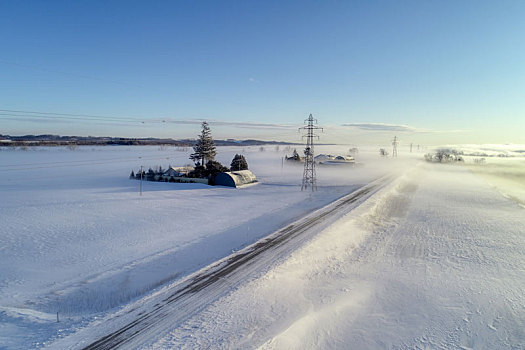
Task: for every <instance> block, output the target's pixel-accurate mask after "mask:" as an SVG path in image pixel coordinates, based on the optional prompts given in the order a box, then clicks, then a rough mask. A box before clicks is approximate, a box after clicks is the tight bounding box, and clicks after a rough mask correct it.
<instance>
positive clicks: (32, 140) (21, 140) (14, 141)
mask: <svg viewBox="0 0 525 350" xmlns="http://www.w3.org/2000/svg"><path fill="white" fill-rule="evenodd" d="M214 141H215V144H216V145H217V146H258V145H277V144H280V145H282V144H287V145H295V144H297V143H290V142H280V141H262V140H252V139H250V140H235V139H227V140H214ZM0 144H2V145H4V146H68V145H79V146H85V145H86V146H96V145H99V146H103V145H138V146H148V145H171V146H181V147H184V146H193V145H194V144H195V140H194V139H183V140H174V139H157V138H153V137H148V138H126V137H100V136H60V135H49V134H45V135H23V136H10V135H1V134H0Z"/></svg>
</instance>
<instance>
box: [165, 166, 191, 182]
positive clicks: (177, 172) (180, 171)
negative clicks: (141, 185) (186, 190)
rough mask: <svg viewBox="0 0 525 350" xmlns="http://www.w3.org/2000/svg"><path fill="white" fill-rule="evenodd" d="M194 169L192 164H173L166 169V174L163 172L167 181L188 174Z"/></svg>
mask: <svg viewBox="0 0 525 350" xmlns="http://www.w3.org/2000/svg"><path fill="white" fill-rule="evenodd" d="M193 170H194V168H193V167H192V166H180V167H173V166H172V167H170V168H169V169H168V170H166V171H165V172H164V174H162V179H163V180H165V181H168V180H170V179H174V178H176V177H181V176H188V173H189V172H190V171H193Z"/></svg>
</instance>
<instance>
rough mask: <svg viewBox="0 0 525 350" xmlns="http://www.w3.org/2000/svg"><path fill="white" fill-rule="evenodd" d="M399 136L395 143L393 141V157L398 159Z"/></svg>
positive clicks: (395, 138)
mask: <svg viewBox="0 0 525 350" xmlns="http://www.w3.org/2000/svg"><path fill="white" fill-rule="evenodd" d="M398 143H399V142H398V141H397V136H394V141H392V157H397V144H398Z"/></svg>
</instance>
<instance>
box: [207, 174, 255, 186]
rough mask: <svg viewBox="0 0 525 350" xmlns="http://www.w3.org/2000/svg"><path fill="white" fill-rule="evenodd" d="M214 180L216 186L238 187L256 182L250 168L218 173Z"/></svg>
mask: <svg viewBox="0 0 525 350" xmlns="http://www.w3.org/2000/svg"><path fill="white" fill-rule="evenodd" d="M214 182H215V185H218V186H228V187H239V186H242V185H247V184H251V183H254V182H257V178H256V177H255V175H254V174H253V173H252V172H251V171H250V170H239V171H229V172H224V173H219V174H217V176H215V179H214Z"/></svg>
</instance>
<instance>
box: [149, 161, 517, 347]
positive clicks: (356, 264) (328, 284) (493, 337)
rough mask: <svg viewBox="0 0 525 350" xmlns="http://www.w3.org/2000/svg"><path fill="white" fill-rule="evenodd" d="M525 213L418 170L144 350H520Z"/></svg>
mask: <svg viewBox="0 0 525 350" xmlns="http://www.w3.org/2000/svg"><path fill="white" fill-rule="evenodd" d="M524 228H525V211H524V210H523V208H522V207H520V206H519V205H518V204H516V203H515V202H513V201H511V200H509V199H507V198H505V197H503V196H502V195H501V194H500V193H498V192H497V191H496V190H494V188H492V187H491V186H490V185H488V184H487V183H486V182H484V181H483V179H481V178H478V177H476V176H475V175H473V174H472V173H470V172H469V171H468V170H467V169H465V168H464V167H461V166H459V167H456V166H447V165H439V164H438V165H435V166H433V165H431V164H422V165H421V166H418V167H415V168H409V169H407V173H406V174H405V175H403V176H401V177H399V178H398V179H396V180H395V181H394V182H393V183H392V184H391V185H388V186H386V187H385V188H384V190H381V191H379V192H377V193H376V194H374V195H372V196H371V197H370V198H369V199H368V200H367V201H366V202H364V203H363V204H362V205H360V206H359V207H357V208H355V209H354V210H352V211H351V212H350V213H349V214H347V215H345V216H344V217H343V218H341V219H340V220H338V221H336V222H334V223H333V224H332V225H331V226H329V227H327V228H326V229H324V230H323V231H322V232H319V233H318V234H317V235H316V236H315V237H314V238H312V239H311V240H310V241H308V242H307V243H305V244H304V245H303V246H301V247H299V248H298V249H297V250H295V251H294V252H293V253H292V254H291V255H290V256H289V257H288V258H286V259H285V261H283V262H282V263H280V264H278V265H277V266H275V267H272V268H271V269H270V270H269V271H268V273H266V274H265V275H263V276H261V277H259V278H257V279H255V280H252V281H247V282H246V283H244V284H243V285H242V286H240V287H239V288H237V289H235V290H234V291H232V292H231V293H229V294H228V295H226V296H224V297H221V298H220V299H218V300H217V301H215V302H213V303H212V304H211V305H209V306H207V307H206V308H205V309H204V310H202V311H201V312H199V313H197V314H195V315H193V316H192V317H190V318H189V319H188V320H187V321H185V322H183V323H182V324H178V325H177V326H175V327H173V329H172V330H171V331H170V332H169V334H167V335H166V336H164V337H162V338H160V339H159V340H158V341H156V342H155V343H153V344H151V345H150V346H149V347H148V349H195V348H200V349H202V348H208V349H232V348H235V349H253V348H257V347H260V348H262V349H524V346H523V344H525V294H524V293H523V291H524V290H525V270H524V266H525V229H524Z"/></svg>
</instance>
